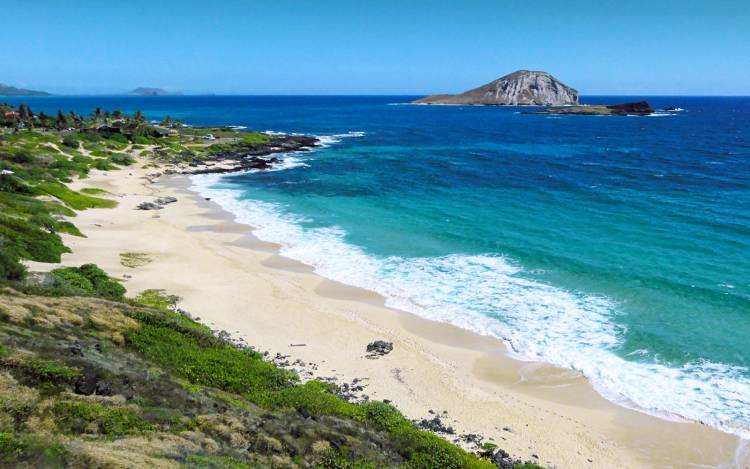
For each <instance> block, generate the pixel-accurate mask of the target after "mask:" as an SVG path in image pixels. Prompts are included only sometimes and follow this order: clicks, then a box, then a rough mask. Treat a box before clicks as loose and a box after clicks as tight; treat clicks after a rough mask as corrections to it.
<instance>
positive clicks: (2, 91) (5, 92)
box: [0, 83, 50, 96]
mask: <svg viewBox="0 0 750 469" xmlns="http://www.w3.org/2000/svg"><path fill="white" fill-rule="evenodd" d="M0 96H50V94H49V93H47V92H46V91H35V90H27V89H24V88H16V87H15V86H10V85H3V84H2V83H0Z"/></svg>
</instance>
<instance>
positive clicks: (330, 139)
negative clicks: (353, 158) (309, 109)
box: [315, 131, 367, 147]
mask: <svg viewBox="0 0 750 469" xmlns="http://www.w3.org/2000/svg"><path fill="white" fill-rule="evenodd" d="M365 135H367V133H366V132H362V131H352V132H347V133H345V134H333V135H315V137H316V138H317V139H318V140H319V141H320V144H321V146H323V147H329V146H331V145H333V144H334V143H341V140H343V139H345V138H357V137H364V136H365Z"/></svg>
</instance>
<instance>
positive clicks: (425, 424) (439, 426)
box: [414, 415, 456, 435]
mask: <svg viewBox="0 0 750 469" xmlns="http://www.w3.org/2000/svg"><path fill="white" fill-rule="evenodd" d="M414 425H416V426H417V427H418V428H421V429H422V430H427V431H430V432H433V433H446V434H448V435H454V434H455V433H456V431H455V430H453V427H450V426H446V425H445V424H443V421H442V420H440V417H439V416H437V415H436V416H435V417H433V418H431V419H422V420H415V421H414Z"/></svg>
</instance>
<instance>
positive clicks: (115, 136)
mask: <svg viewBox="0 0 750 469" xmlns="http://www.w3.org/2000/svg"><path fill="white" fill-rule="evenodd" d="M108 138H109V139H110V140H112V141H113V142H117V143H122V144H124V145H127V144H128V143H130V141H129V140H128V137H126V136H124V135H123V134H115V133H113V134H110V135H109V137H108Z"/></svg>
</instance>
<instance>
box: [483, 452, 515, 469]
mask: <svg viewBox="0 0 750 469" xmlns="http://www.w3.org/2000/svg"><path fill="white" fill-rule="evenodd" d="M490 461H492V464H494V465H495V466H497V467H500V468H502V469H513V467H515V466H516V464H519V465H520V464H523V461H521V460H520V459H513V458H512V457H511V456H510V454H508V453H507V452H506V451H504V450H502V449H499V450H497V452H496V453H495V454H494V455H493V456H492V458H491V459H490Z"/></svg>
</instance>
